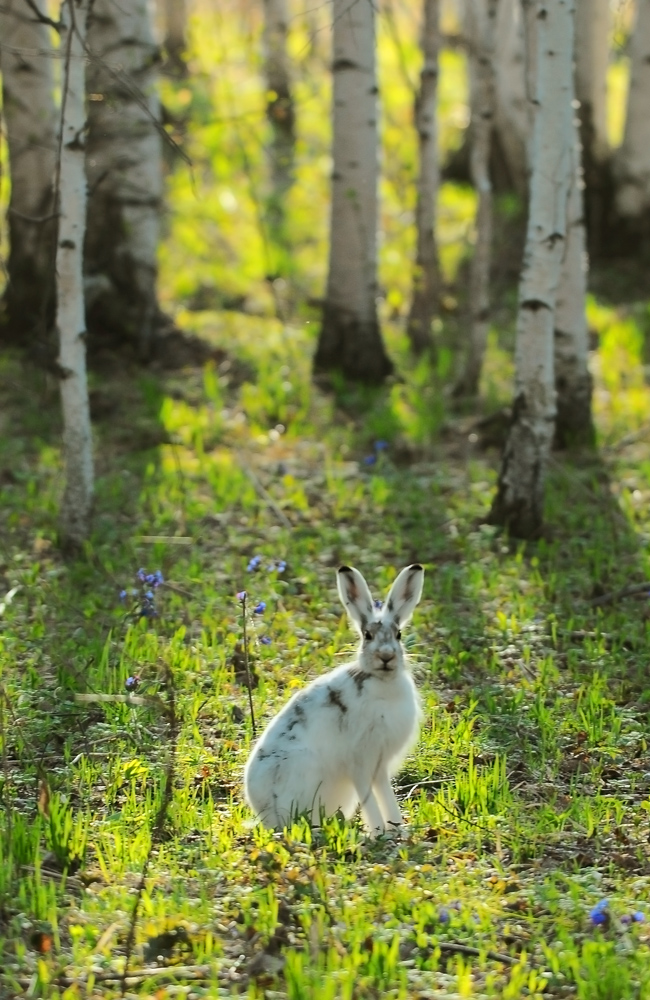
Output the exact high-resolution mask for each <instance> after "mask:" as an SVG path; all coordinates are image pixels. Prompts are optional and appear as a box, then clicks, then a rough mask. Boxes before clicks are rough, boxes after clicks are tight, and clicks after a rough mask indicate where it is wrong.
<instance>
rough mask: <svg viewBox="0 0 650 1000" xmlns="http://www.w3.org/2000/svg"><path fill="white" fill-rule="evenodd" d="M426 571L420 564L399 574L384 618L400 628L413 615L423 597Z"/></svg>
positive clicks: (408, 567) (388, 600)
mask: <svg viewBox="0 0 650 1000" xmlns="http://www.w3.org/2000/svg"><path fill="white" fill-rule="evenodd" d="M423 583H424V570H423V569H422V567H421V566H420V564H419V563H413V565H412V566H407V567H406V569H403V570H402V572H401V573H400V574H399V576H398V577H397V579H396V580H395V583H394V584H393V586H392V587H391V588H390V592H389V594H388V597H387V598H386V604H385V605H384V610H383V614H382V618H383V619H384V621H389V622H393V623H394V624H395V625H397V626H398V627H399V626H401V625H404V624H405V623H406V622H407V621H408V620H409V618H410V617H411V615H412V614H413V612H414V610H415V608H416V606H417V604H418V603H419V601H420V598H421V597H422V585H423Z"/></svg>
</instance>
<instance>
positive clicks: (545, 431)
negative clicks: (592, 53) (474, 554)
mask: <svg viewBox="0 0 650 1000" xmlns="http://www.w3.org/2000/svg"><path fill="white" fill-rule="evenodd" d="M536 11H537V30H536V34H537V45H536V52H537V87H536V91H537V100H538V105H537V112H536V115H535V124H534V131H533V146H532V148H533V159H532V163H533V172H532V176H531V195H530V207H529V218H528V229H527V234H526V250H525V255H524V264H523V270H522V276H521V282H520V287H519V310H518V314H517V343H516V358H515V361H516V379H515V400H514V405H513V419H512V425H511V428H510V433H509V436H508V440H507V443H506V447H505V451H504V455H503V461H502V466H501V471H500V474H499V486H498V492H497V496H496V497H495V500H494V503H493V506H492V511H491V513H490V519H491V520H492V521H493V522H495V523H498V524H503V525H505V526H507V527H508V528H509V530H510V532H511V533H512V534H513V535H515V536H518V537H523V538H531V537H534V536H535V535H536V534H537V533H538V532H539V530H540V528H541V526H542V519H543V505H544V478H545V472H546V465H547V461H548V456H549V453H550V448H551V443H552V440H553V431H554V424H555V412H556V402H555V381H554V365H553V331H554V314H555V306H556V297H557V290H558V283H559V279H560V273H561V268H562V261H563V258H564V254H565V246H566V223H567V200H568V195H569V187H570V179H571V170H572V166H573V164H574V160H573V153H572V144H571V140H570V136H571V130H572V116H573V111H572V108H571V101H572V97H573V39H574V11H575V0H536Z"/></svg>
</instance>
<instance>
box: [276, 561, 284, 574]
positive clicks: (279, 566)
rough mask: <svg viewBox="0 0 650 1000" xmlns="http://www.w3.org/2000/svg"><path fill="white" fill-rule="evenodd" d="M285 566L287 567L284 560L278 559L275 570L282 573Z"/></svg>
mask: <svg viewBox="0 0 650 1000" xmlns="http://www.w3.org/2000/svg"><path fill="white" fill-rule="evenodd" d="M286 568H287V564H286V562H285V561H284V559H280V560H279V561H278V564H277V566H276V567H275V571H276V573H284V571H285V569H286Z"/></svg>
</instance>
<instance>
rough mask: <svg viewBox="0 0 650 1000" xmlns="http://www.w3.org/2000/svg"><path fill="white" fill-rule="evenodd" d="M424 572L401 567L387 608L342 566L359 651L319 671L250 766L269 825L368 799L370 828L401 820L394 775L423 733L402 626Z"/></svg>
mask: <svg viewBox="0 0 650 1000" xmlns="http://www.w3.org/2000/svg"><path fill="white" fill-rule="evenodd" d="M423 580H424V570H423V569H422V567H421V566H419V565H418V564H417V563H414V564H413V565H412V566H407V568H406V569H404V570H402V572H401V573H400V574H399V576H398V577H397V579H396V580H395V582H394V584H393V586H392V587H391V590H390V593H389V594H388V597H387V598H386V603H385V604H384V605H383V608H382V609H381V610H378V609H376V607H375V604H374V602H373V599H372V596H371V594H370V591H369V589H368V585H367V584H366V581H365V580H364V578H363V576H362V575H361V573H360V572H359V571H358V570H356V569H353V568H352V567H350V566H341V568H340V569H339V571H338V573H337V583H338V591H339V595H340V597H341V600H342V602H343V604H344V606H345V609H346V611H347V613H348V615H349V617H350V620H351V621H352V623H353V625H354V626H355V628H356V629H357V631H358V632H359V634H360V636H361V644H360V646H359V651H358V653H357V658H356V660H354V662H352V663H348V664H344V665H343V666H340V667H337V668H336V669H335V670H332V671H330V673H328V674H325V675H324V676H322V677H318V678H317V679H316V680H315V681H313V682H312V683H311V684H310V685H309V686H308V687H306V688H304V690H302V691H299V692H298V693H297V694H295V695H294V696H293V698H292V699H291V700H290V701H289V702H288V703H287V704H286V705H285V707H284V708H283V709H282V711H281V712H279V713H278V715H276V716H275V717H274V718H273V719H272V720H271V722H270V723H269V725H268V727H267V728H266V730H265V731H264V733H263V734H262V736H261V737H260V739H259V740H258V742H257V743H256V745H255V747H254V748H253V751H252V753H251V755H250V757H249V760H248V763H247V764H246V770H245V773H244V783H245V789H246V798H247V800H248V803H249V805H250V806H251V808H252V809H253V810H254V811H255V812H256V813H257V816H258V818H259V819H260V820H261V821H262V823H264V824H265V826H269V827H283V826H285V825H286V824H288V823H290V821H291V818H292V817H293V816H294V815H295V814H296V813H304V812H307V813H308V814H309V815H310V816H311V817H312V818H313V820H314V821H315V822H318V820H319V818H320V816H321V814H324V815H326V816H331V815H333V814H334V813H335V812H336V811H337V810H339V809H340V810H341V812H342V813H343V815H344V816H345V817H346V818H348V817H350V816H352V815H353V814H354V812H355V810H356V808H357V806H359V805H360V806H361V813H362V815H363V818H364V821H365V823H366V825H367V827H368V830H369V832H370V833H371V835H373V836H374V835H376V834H377V833H381V832H383V831H385V830H387V829H393V828H395V827H397V826H398V825H399V824H400V823H401V822H402V815H401V813H400V809H399V805H398V804H397V799H396V798H395V793H394V791H393V789H392V786H391V782H390V779H391V776H392V775H393V774H395V772H396V771H397V769H398V768H399V766H400V764H401V763H402V761H403V760H404V757H405V756H406V754H407V753H408V751H409V750H410V748H411V747H412V746H413V744H414V743H415V741H416V739H417V735H418V726H419V720H420V703H419V699H418V695H417V691H416V689H415V684H414V683H413V679H412V677H411V675H410V673H409V672H408V670H407V668H406V663H405V653H404V647H403V646H402V644H401V642H400V639H401V632H400V629H401V627H402V625H404V624H405V623H406V622H407V621H408V620H409V619H410V617H411V615H412V614H413V611H414V609H415V607H416V605H417V603H418V602H419V600H420V597H421V595H422V584H423Z"/></svg>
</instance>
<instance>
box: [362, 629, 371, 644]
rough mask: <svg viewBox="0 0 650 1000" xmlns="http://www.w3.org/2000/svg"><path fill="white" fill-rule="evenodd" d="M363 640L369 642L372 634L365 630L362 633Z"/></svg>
mask: <svg viewBox="0 0 650 1000" xmlns="http://www.w3.org/2000/svg"><path fill="white" fill-rule="evenodd" d="M363 638H364V639H365V640H366V642H371V641H372V632H369V631H368V629H366V631H365V632H364V633H363Z"/></svg>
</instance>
